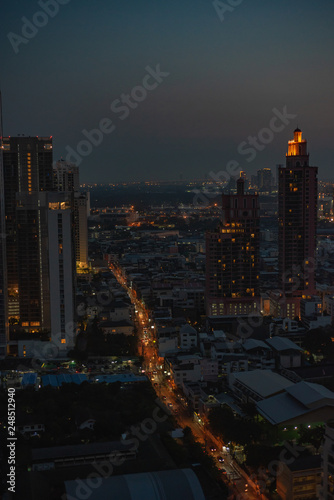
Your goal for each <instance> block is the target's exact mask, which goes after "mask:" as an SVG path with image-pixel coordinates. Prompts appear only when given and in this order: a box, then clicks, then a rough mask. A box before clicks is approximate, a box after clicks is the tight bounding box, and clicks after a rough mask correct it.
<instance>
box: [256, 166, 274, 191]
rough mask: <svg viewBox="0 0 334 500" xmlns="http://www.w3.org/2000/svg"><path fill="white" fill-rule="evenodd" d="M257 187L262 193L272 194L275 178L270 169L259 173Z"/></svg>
mask: <svg viewBox="0 0 334 500" xmlns="http://www.w3.org/2000/svg"><path fill="white" fill-rule="evenodd" d="M257 186H258V189H259V190H260V191H263V192H265V193H271V188H272V186H273V176H272V173H271V169H270V168H262V169H261V170H258V171H257Z"/></svg>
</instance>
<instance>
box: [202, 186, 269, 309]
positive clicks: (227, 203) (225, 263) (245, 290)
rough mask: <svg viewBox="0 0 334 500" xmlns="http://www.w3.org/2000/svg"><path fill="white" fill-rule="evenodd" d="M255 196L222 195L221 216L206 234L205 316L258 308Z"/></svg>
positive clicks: (239, 190) (239, 188)
mask: <svg viewBox="0 0 334 500" xmlns="http://www.w3.org/2000/svg"><path fill="white" fill-rule="evenodd" d="M259 244H260V234H259V197H258V195H257V194H249V193H245V190H244V179H243V178H240V179H238V180H237V194H233V195H223V198H222V218H221V222H220V224H219V226H218V227H217V229H216V231H213V232H208V233H207V234H206V305H207V314H208V315H209V316H226V315H233V316H234V315H244V314H250V313H252V312H254V311H256V310H258V308H259V305H260V298H259V296H260V291H259Z"/></svg>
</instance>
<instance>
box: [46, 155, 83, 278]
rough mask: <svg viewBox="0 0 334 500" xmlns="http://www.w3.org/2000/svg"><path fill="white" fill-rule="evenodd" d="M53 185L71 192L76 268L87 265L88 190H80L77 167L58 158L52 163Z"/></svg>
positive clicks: (59, 189)
mask: <svg viewBox="0 0 334 500" xmlns="http://www.w3.org/2000/svg"><path fill="white" fill-rule="evenodd" d="M53 168H54V179H55V187H56V189H57V190H58V191H68V192H71V193H72V210H73V224H74V226H73V230H74V241H75V259H76V266H77V269H80V268H86V267H88V226H87V212H88V207H89V192H81V191H80V182H79V167H77V165H74V164H73V163H69V162H66V161H64V160H59V161H57V162H55V164H54V167H53Z"/></svg>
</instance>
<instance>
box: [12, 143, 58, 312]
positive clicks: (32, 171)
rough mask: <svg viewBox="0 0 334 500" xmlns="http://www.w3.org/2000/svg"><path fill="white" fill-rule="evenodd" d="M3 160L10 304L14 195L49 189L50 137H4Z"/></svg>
mask: <svg viewBox="0 0 334 500" xmlns="http://www.w3.org/2000/svg"><path fill="white" fill-rule="evenodd" d="M3 161H4V186H5V213H6V234H7V238H6V239H7V269H8V290H9V296H10V298H11V299H13V300H11V301H10V304H13V307H14V304H15V299H16V300H18V281H19V276H18V254H17V236H18V232H17V227H16V195H17V193H33V192H39V191H52V190H53V169H52V137H25V136H22V137H4V138H3ZM9 314H10V315H11V311H9Z"/></svg>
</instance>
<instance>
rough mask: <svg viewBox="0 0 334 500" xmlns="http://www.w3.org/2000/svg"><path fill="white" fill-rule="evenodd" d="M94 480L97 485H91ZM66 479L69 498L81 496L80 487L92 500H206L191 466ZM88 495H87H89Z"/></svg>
mask: <svg viewBox="0 0 334 500" xmlns="http://www.w3.org/2000/svg"><path fill="white" fill-rule="evenodd" d="M92 483H94V485H93V484H92ZM78 485H79V483H78V481H66V482H65V488H66V493H67V497H68V498H69V499H72V498H80V497H79V496H78V495H79V491H78V488H79V489H81V492H82V491H86V495H87V491H88V490H89V491H90V492H91V494H90V495H89V500H120V499H121V500H175V499H182V500H205V497H204V494H203V490H202V487H201V485H200V483H199V481H198V479H197V476H196V474H195V473H194V472H193V471H192V470H191V469H180V470H179V469H177V470H166V471H159V472H145V473H141V474H125V475H121V476H114V477H109V478H106V479H104V478H102V477H101V478H100V480H99V478H94V481H91V480H89V479H88V480H80V486H78ZM85 498H88V496H86V497H85Z"/></svg>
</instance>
